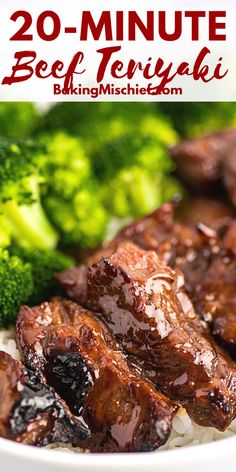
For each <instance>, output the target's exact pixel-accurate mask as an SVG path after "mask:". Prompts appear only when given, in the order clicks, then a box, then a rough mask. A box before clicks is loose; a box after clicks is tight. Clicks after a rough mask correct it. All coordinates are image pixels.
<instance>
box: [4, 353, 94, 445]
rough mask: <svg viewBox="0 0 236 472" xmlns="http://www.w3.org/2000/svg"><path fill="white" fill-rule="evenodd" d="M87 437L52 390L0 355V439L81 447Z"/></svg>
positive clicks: (80, 424) (11, 360) (7, 357)
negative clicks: (61, 443) (58, 443)
mask: <svg viewBox="0 0 236 472" xmlns="http://www.w3.org/2000/svg"><path fill="white" fill-rule="evenodd" d="M88 436H89V431H88V429H87V428H86V426H85V425H83V424H82V423H81V422H80V421H79V420H78V419H75V418H73V417H72V415H71V413H70V412H69V410H68V408H67V407H66V405H65V404H64V402H63V401H62V400H60V399H59V397H58V395H56V394H55V391H54V389H53V388H51V387H49V386H48V385H46V384H45V383H42V382H41V381H40V380H39V377H38V376H35V375H34V374H33V373H32V372H29V371H27V370H26V369H25V368H24V367H23V365H22V364H21V363H19V362H17V361H15V360H14V359H13V358H12V357H11V356H9V355H8V354H6V353H5V352H0V437H4V438H6V439H12V440H14V441H17V442H22V443H25V444H30V445H36V446H46V445H48V444H50V443H55V442H57V441H60V442H64V443H70V444H73V445H74V446H79V445H81V446H82V445H83V444H84V441H85V439H87V438H88Z"/></svg>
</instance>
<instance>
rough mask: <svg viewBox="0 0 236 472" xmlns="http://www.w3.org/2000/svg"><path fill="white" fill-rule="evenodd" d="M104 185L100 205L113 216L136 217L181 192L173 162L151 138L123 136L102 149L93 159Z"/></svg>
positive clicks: (159, 144) (157, 141)
mask: <svg viewBox="0 0 236 472" xmlns="http://www.w3.org/2000/svg"><path fill="white" fill-rule="evenodd" d="M94 167H95V172H96V175H97V176H98V177H99V178H100V179H101V182H104V180H105V184H104V187H103V203H104V205H105V207H106V208H107V209H108V210H109V212H110V213H111V214H112V215H115V216H117V217H122V218H124V217H127V216H133V217H139V216H143V215H145V214H147V213H148V212H150V211H152V210H153V209H154V208H155V207H157V206H158V205H160V204H162V203H163V202H164V201H167V200H169V199H171V198H172V197H173V196H174V194H175V193H179V192H180V191H181V187H180V184H179V183H178V181H177V180H176V179H175V178H174V177H173V176H172V175H171V173H172V172H173V170H174V164H173V161H172V160H171V159H170V157H169V155H168V153H167V151H166V149H165V148H164V146H163V145H162V144H161V143H160V141H159V140H157V139H155V138H152V139H151V138H148V137H140V136H137V137H136V136H133V135H130V136H126V137H124V138H122V139H118V140H116V141H112V142H111V143H108V144H107V146H104V148H103V149H102V151H101V153H99V154H97V156H96V158H95V159H94Z"/></svg>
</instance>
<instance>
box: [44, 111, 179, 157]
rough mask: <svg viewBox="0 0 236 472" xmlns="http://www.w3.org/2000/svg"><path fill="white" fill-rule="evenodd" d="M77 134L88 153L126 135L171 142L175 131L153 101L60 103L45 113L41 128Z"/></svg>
mask: <svg viewBox="0 0 236 472" xmlns="http://www.w3.org/2000/svg"><path fill="white" fill-rule="evenodd" d="M44 129H46V130H47V131H50V130H54V131H55V130H66V131H67V132H68V133H69V134H72V135H75V136H79V137H80V138H81V139H82V141H83V144H84V146H85V149H86V151H87V152H88V155H89V156H93V154H94V153H96V152H98V151H101V149H102V147H103V146H104V145H105V144H106V143H107V142H109V141H111V140H113V139H117V138H120V137H122V136H125V135H126V134H133V135H138V136H139V135H141V136H152V137H155V138H157V139H159V140H160V142H162V143H163V144H167V145H173V144H174V143H175V142H176V140H177V134H176V132H175V131H174V129H173V126H172V125H171V122H170V119H169V118H167V117H166V116H164V115H163V113H161V112H160V111H159V112H158V111H157V109H156V105H155V104H154V103H117V102H116V103H112V102H107V103H61V104H57V105H55V106H54V107H52V108H51V109H50V110H49V111H48V113H47V114H46V116H45V120H44V128H43V130H44Z"/></svg>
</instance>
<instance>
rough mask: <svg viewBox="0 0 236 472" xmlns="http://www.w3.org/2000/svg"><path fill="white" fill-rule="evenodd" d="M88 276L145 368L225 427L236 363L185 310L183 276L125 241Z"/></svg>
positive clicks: (204, 417) (94, 294) (233, 406)
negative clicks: (200, 328)
mask: <svg viewBox="0 0 236 472" xmlns="http://www.w3.org/2000/svg"><path fill="white" fill-rule="evenodd" d="M87 282H88V284H87V294H86V303H87V305H88V306H89V307H90V308H92V309H94V310H96V311H100V312H101V313H102V316H103V319H104V320H105V322H106V324H107V325H108V326H109V328H110V329H111V331H112V332H113V334H114V335H115V336H116V338H117V339H118V340H119V342H120V343H121V344H122V346H123V348H124V349H125V350H126V351H127V352H129V353H130V354H131V355H132V356H136V357H138V358H139V359H140V360H141V361H142V363H143V366H144V367H145V369H146V375H147V376H148V377H149V378H151V379H152V381H155V382H156V384H157V385H158V386H159V388H160V389H161V390H162V392H163V393H165V394H166V395H168V396H169V397H170V398H172V399H175V400H177V401H179V402H180V403H181V404H182V405H183V406H184V407H186V409H187V411H188V412H189V414H190V415H191V416H192V417H193V418H194V420H195V421H196V422H197V423H199V424H202V425H205V426H214V427H216V428H218V429H219V430H224V429H225V428H226V427H227V426H228V425H229V423H230V422H231V421H232V419H233V418H234V417H235V416H236V370H235V369H234V367H233V365H232V364H231V363H230V361H229V360H228V358H224V356H222V354H221V353H219V352H217V351H216V349H215V346H214V343H211V342H210V341H209V340H208V339H207V338H206V337H204V336H203V335H202V334H201V333H200V331H198V330H197V329H196V328H194V327H193V325H192V323H191V322H190V321H189V319H188V317H186V314H185V312H184V310H183V306H182V304H181V299H180V298H179V293H181V291H182V286H183V276H182V275H181V274H180V273H179V272H178V271H177V272H176V271H173V270H171V269H170V268H168V267H167V266H166V265H164V264H163V263H162V262H161V261H160V259H159V258H158V256H157V254H156V253H154V252H151V251H150V252H147V251H144V250H142V249H140V248H138V247H137V246H134V245H133V244H131V243H123V244H121V245H120V246H119V248H118V250H117V252H116V253H114V254H113V255H112V256H110V257H106V258H102V259H101V260H100V261H98V262H96V263H94V264H93V265H92V266H91V267H89V269H88V274H87ZM149 372H150V375H149Z"/></svg>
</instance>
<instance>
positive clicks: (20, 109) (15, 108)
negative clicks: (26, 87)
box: [0, 102, 40, 138]
mask: <svg viewBox="0 0 236 472" xmlns="http://www.w3.org/2000/svg"><path fill="white" fill-rule="evenodd" d="M39 117H40V114H39V113H38V110H37V109H36V107H35V105H34V104H33V103H30V102H21V103H17V102H7V103H5V102H1V103H0V130H1V131H0V132H1V136H6V137H8V138H25V137H28V136H31V134H32V133H33V131H34V130H35V129H36V128H37V126H38V124H39Z"/></svg>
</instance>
